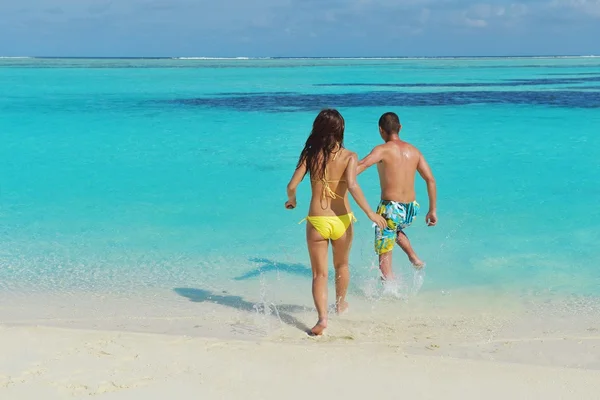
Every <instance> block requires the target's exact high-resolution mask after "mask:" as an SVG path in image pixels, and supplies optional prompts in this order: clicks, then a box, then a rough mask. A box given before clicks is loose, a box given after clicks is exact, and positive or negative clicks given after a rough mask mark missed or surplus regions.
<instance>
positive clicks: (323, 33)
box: [0, 0, 600, 57]
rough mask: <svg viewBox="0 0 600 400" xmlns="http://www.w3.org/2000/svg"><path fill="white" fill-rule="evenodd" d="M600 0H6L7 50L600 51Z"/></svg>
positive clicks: (2, 5)
mask: <svg viewBox="0 0 600 400" xmlns="http://www.w3.org/2000/svg"><path fill="white" fill-rule="evenodd" d="M598 38H600V0H538V1H529V0H523V1H517V0H495V1H488V2H477V1H465V0H216V1H213V0H14V1H13V0H2V1H0V55H4V56H19V55H28V56H31V55H33V56H217V57H227V56H436V55H438V56H444V55H448V56H450V55H533V54H584V55H588V54H596V55H598V54H600V40H599V39H598Z"/></svg>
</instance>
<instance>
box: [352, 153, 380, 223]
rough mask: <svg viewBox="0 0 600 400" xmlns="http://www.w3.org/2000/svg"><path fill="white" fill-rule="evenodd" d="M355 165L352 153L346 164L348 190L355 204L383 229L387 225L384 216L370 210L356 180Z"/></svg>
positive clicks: (356, 163) (354, 155) (355, 161)
mask: <svg viewBox="0 0 600 400" xmlns="http://www.w3.org/2000/svg"><path fill="white" fill-rule="evenodd" d="M357 165H358V157H357V156H356V153H352V155H351V156H350V160H349V161H348V166H346V182H347V183H348V190H349V191H350V194H351V195H352V197H353V198H354V200H355V201H356V204H358V206H359V207H360V208H361V209H362V210H363V211H364V212H365V214H367V217H369V219H370V220H371V221H373V222H375V224H377V226H379V227H380V228H381V229H383V228H385V227H386V226H387V222H386V220H385V218H383V217H382V216H381V215H379V214H377V213H375V212H373V211H372V210H371V208H370V207H369V203H368V202H367V199H366V198H365V195H364V194H363V192H362V189H361V188H360V186H359V185H358V182H357V181H356V170H357V168H356V167H357Z"/></svg>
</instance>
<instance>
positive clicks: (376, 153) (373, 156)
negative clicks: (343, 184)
mask: <svg viewBox="0 0 600 400" xmlns="http://www.w3.org/2000/svg"><path fill="white" fill-rule="evenodd" d="M382 159H383V148H382V147H381V146H377V147H375V148H374V149H373V150H372V151H371V152H370V153H369V154H368V155H367V156H366V157H365V158H363V159H362V160H360V162H359V163H358V168H357V169H356V175H359V174H361V173H362V172H363V171H364V170H365V169H367V168H369V167H370V166H371V165H373V164H377V163H378V162H380V161H381V160H382Z"/></svg>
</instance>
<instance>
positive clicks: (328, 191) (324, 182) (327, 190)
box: [310, 149, 346, 200]
mask: <svg viewBox="0 0 600 400" xmlns="http://www.w3.org/2000/svg"><path fill="white" fill-rule="evenodd" d="M341 151H342V149H339V150H338V151H336V152H335V154H334V155H333V158H332V159H331V161H335V158H336V157H337V155H338V154H339V153H340V152H341ZM310 181H311V182H318V181H316V180H313V179H311V180H310ZM320 181H321V184H322V185H323V193H322V194H321V199H325V198H326V197H329V198H331V199H334V200H335V199H337V198H339V197H341V196H340V195H338V194H337V193H336V192H334V191H333V190H331V187H330V186H329V183H330V182H346V180H345V179H334V180H330V179H327V166H325V171H324V173H323V177H322V178H321V179H320Z"/></svg>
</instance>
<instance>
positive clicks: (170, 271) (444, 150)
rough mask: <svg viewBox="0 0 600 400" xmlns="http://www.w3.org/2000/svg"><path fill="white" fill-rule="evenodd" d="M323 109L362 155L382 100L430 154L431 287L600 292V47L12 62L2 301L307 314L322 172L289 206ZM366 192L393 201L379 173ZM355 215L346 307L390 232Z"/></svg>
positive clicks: (6, 84) (1, 111) (374, 136)
mask: <svg viewBox="0 0 600 400" xmlns="http://www.w3.org/2000/svg"><path fill="white" fill-rule="evenodd" d="M324 107H334V108H337V109H339V110H340V112H341V113H342V114H343V116H344V117H345V119H346V136H345V145H346V147H347V148H349V149H351V150H353V151H356V152H357V153H358V154H359V157H364V156H365V155H366V154H367V153H368V152H369V150H370V149H371V148H372V147H373V146H375V145H377V144H379V143H380V140H381V139H380V138H379V135H378V131H377V120H378V118H379V116H380V115H381V114H382V113H383V112H386V111H394V112H396V113H398V114H399V116H400V119H401V121H402V123H403V127H404V128H403V130H402V133H401V136H402V137H403V138H404V139H405V140H407V141H409V142H411V143H413V144H415V145H416V146H417V147H419V148H420V149H421V151H422V152H423V153H424V154H425V156H426V157H427V159H428V161H429V163H430V165H431V167H432V169H433V172H434V174H435V176H436V179H437V183H438V196H439V198H438V217H439V224H438V226H436V227H434V228H428V227H426V225H425V222H424V215H425V212H423V213H422V214H421V215H420V216H419V219H418V221H417V222H416V223H415V224H414V226H413V227H411V228H410V229H409V230H408V234H409V237H410V238H411V240H412V242H413V244H414V246H415V248H416V250H417V252H418V253H419V254H420V256H421V257H422V258H423V259H424V260H426V261H427V268H426V271H427V275H426V279H425V283H424V285H423V287H422V289H421V292H420V295H421V294H426V293H457V292H460V291H468V290H479V291H483V292H488V291H489V293H500V292H501V293H506V294H509V295H512V294H514V295H515V296H522V297H533V298H535V296H548V295H550V296H576V297H580V298H584V299H597V298H598V297H599V296H600V272H599V271H600V269H599V268H600V246H598V242H599V241H600V207H599V206H598V204H599V202H600V162H599V161H598V160H599V158H598V157H599V156H600V58H516V59H510V58H480V59H462V58H459V59H260V60H254V59H231V60H224V59H219V60H215V59H118V60H117V59H114V60H113V59H34V58H30V59H27V58H26V59H1V60H0V293H1V294H2V295H3V296H4V297H3V298H4V299H10V298H11V296H13V295H15V296H16V295H22V294H24V293H25V294H36V295H40V294H44V293H48V294H52V293H88V294H94V293H104V294H106V293H119V294H120V295H124V296H135V295H136V293H142V292H144V293H148V292H152V291H164V293H171V294H172V295H173V296H178V292H177V290H174V289H177V288H195V289H197V290H203V291H206V292H208V293H221V292H227V293H229V294H231V295H239V296H242V295H243V296H245V297H246V298H249V299H252V298H260V297H261V296H265V292H266V295H267V296H269V295H270V296H271V298H273V297H276V296H274V294H273V293H274V292H272V293H271V294H269V291H270V290H271V289H272V288H273V287H278V288H279V289H282V288H283V292H285V293H294V294H295V295H297V296H298V297H302V298H306V303H307V304H310V303H311V301H310V299H311V298H310V280H311V274H310V269H309V268H310V264H309V262H308V255H307V251H306V245H305V242H304V233H305V227H304V225H299V224H298V222H299V221H300V220H301V219H302V218H303V217H304V216H305V215H306V212H307V208H308V199H309V194H310V193H309V192H310V187H309V184H308V183H307V182H306V181H305V182H303V184H302V185H301V186H300V188H299V201H298V208H297V209H296V210H293V211H289V210H286V209H285V208H284V206H283V204H284V201H285V200H286V194H285V186H286V184H287V181H288V180H289V178H290V176H291V174H292V172H293V169H294V166H295V163H296V161H297V157H298V155H299V152H300V150H301V149H302V147H303V144H304V141H305V139H306V137H307V135H308V133H309V131H310V128H311V123H312V121H313V119H314V117H315V116H316V114H317V113H318V111H319V110H320V109H321V108H324ZM359 182H360V184H361V186H362V187H363V190H364V191H365V192H366V195H367V197H368V200H369V202H370V203H371V204H372V206H373V207H375V206H376V204H377V202H378V196H379V192H378V181H377V175H376V171H375V170H374V169H373V170H369V171H367V172H366V173H365V174H364V175H361V176H360V180H359ZM418 200H419V202H420V203H421V206H422V209H423V211H426V209H427V195H426V191H425V186H424V184H423V183H422V181H419V183H418ZM354 211H355V212H356V214H357V217H358V220H359V221H358V223H357V224H356V225H355V232H356V233H355V241H354V246H353V249H352V256H351V272H352V281H351V293H350V296H351V297H350V301H352V298H363V299H367V301H368V299H369V298H370V296H372V289H373V287H374V285H375V283H374V282H376V278H377V269H376V267H375V264H376V257H375V255H374V253H373V251H372V240H373V230H372V227H371V223H370V221H369V220H368V219H367V218H366V216H364V214H362V212H361V211H360V209H359V208H358V207H356V206H355V210H354ZM395 254H396V256H395V260H394V265H395V268H396V269H397V270H398V271H405V272H406V274H407V276H408V277H409V278H410V276H409V275H408V274H410V269H409V268H408V265H407V264H408V263H407V261H406V259H405V257H403V255H402V254H401V253H400V251H399V249H398V251H396V253H395ZM409 280H410V279H409ZM375 286H376V285H375ZM179 292H181V290H180V291H179ZM161 293H162V292H161ZM280 300H281V299H277V298H273V301H274V302H275V303H277V302H278V301H280ZM590 301H591V300H590ZM5 304H6V303H5Z"/></svg>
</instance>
